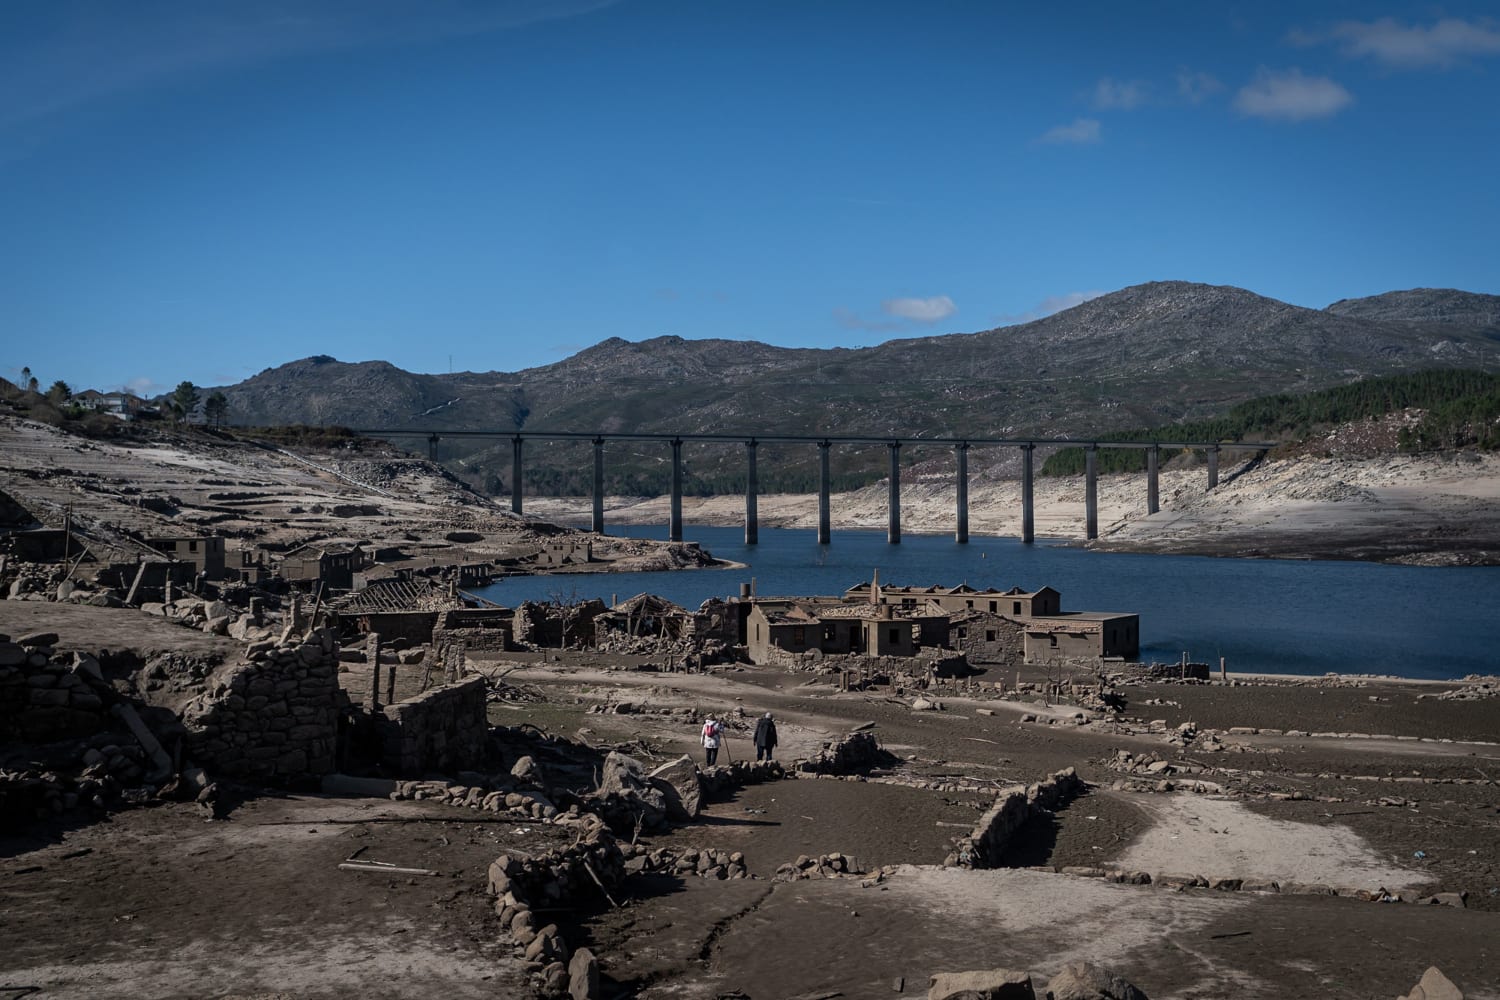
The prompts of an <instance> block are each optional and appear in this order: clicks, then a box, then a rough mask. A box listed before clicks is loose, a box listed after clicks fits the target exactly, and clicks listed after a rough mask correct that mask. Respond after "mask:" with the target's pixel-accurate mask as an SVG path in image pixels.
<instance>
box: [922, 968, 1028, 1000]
mask: <svg viewBox="0 0 1500 1000" xmlns="http://www.w3.org/2000/svg"><path fill="white" fill-rule="evenodd" d="M927 1000H1036V990H1035V989H1034V988H1033V987H1032V985H1031V973H1029V972H1017V971H1015V970H1012V969H977V970H974V971H972V972H940V973H938V974H937V975H935V976H933V977H932V983H931V986H930V987H929V988H928V990H927Z"/></svg>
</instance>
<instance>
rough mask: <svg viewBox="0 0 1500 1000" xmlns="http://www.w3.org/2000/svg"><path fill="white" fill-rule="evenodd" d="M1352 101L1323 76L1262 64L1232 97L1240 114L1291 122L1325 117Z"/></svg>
mask: <svg viewBox="0 0 1500 1000" xmlns="http://www.w3.org/2000/svg"><path fill="white" fill-rule="evenodd" d="M1353 103H1354V97H1353V95H1351V94H1350V93H1349V91H1347V90H1345V89H1344V88H1343V86H1342V85H1341V84H1339V83H1337V82H1335V81H1333V80H1330V79H1329V78H1328V77H1326V76H1307V75H1305V74H1303V72H1302V71H1301V70H1300V69H1288V70H1270V69H1266V68H1265V67H1264V66H1262V67H1261V68H1260V70H1259V71H1258V72H1257V73H1256V74H1255V79H1254V80H1251V81H1250V82H1249V83H1247V84H1245V86H1243V87H1241V88H1240V92H1239V93H1238V94H1236V95H1235V98H1234V106H1235V108H1236V110H1238V111H1239V112H1240V113H1241V114H1244V115H1251V116H1253V117H1256V118H1270V119H1274V120H1279V121H1292V122H1299V121H1306V120H1307V119H1310V118H1329V117H1331V116H1333V115H1336V114H1338V113H1339V112H1340V111H1342V110H1344V108H1346V107H1348V106H1349V105H1350V104H1353Z"/></svg>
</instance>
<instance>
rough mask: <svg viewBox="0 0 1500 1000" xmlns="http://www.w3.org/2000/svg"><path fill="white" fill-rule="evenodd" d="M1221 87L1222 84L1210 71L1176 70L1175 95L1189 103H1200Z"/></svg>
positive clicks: (1222, 87) (1221, 88) (1222, 86)
mask: <svg viewBox="0 0 1500 1000" xmlns="http://www.w3.org/2000/svg"><path fill="white" fill-rule="evenodd" d="M1223 89H1224V85H1223V84H1222V83H1220V82H1219V80H1218V78H1217V77H1215V76H1214V75H1213V74H1211V73H1200V72H1194V71H1193V70H1189V69H1180V70H1178V71H1177V96H1178V97H1179V98H1180V99H1182V100H1184V101H1187V102H1188V103H1189V104H1202V103H1203V102H1204V101H1206V100H1208V99H1209V98H1210V97H1212V96H1213V95H1215V94H1217V93H1218V92H1219V91H1221V90H1223Z"/></svg>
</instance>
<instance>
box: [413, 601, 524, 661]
mask: <svg viewBox="0 0 1500 1000" xmlns="http://www.w3.org/2000/svg"><path fill="white" fill-rule="evenodd" d="M512 614H513V613H512V612H511V611H508V610H502V609H498V608H462V609H456V610H453V611H444V612H442V614H441V615H440V616H439V617H438V619H437V624H436V625H435V626H434V627H433V629H432V645H433V647H434V648H439V649H440V648H442V647H443V646H444V645H445V644H448V643H463V647H464V650H465V652H469V653H476V652H484V653H503V652H505V651H506V650H508V649H513V648H515V643H514V641H512V639H511V631H512V627H513V626H512V621H511V616H512Z"/></svg>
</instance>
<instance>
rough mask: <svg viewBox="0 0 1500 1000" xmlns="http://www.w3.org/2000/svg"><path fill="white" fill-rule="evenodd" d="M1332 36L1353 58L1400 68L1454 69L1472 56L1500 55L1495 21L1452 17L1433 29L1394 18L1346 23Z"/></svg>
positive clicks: (1499, 33)
mask: <svg viewBox="0 0 1500 1000" xmlns="http://www.w3.org/2000/svg"><path fill="white" fill-rule="evenodd" d="M1329 36H1330V37H1331V38H1333V39H1335V40H1337V41H1339V42H1340V43H1342V48H1343V50H1344V52H1345V53H1346V54H1348V55H1351V56H1366V57H1369V58H1371V59H1374V60H1376V61H1377V62H1381V63H1384V64H1385V65H1387V66H1391V67H1394V68H1398V69H1415V68H1418V67H1422V66H1439V67H1443V66H1451V65H1453V63H1454V62H1456V61H1458V60H1460V59H1463V58H1465V57H1468V56H1493V55H1500V28H1497V26H1496V25H1495V23H1494V22H1492V21H1472V22H1471V21H1463V20H1460V19H1458V18H1453V17H1448V18H1443V19H1442V20H1441V21H1438V22H1436V23H1435V24H1433V25H1432V26H1431V27H1426V28H1424V27H1422V26H1421V25H1417V24H1413V25H1410V26H1407V25H1404V24H1402V23H1401V22H1399V21H1397V20H1395V19H1394V18H1389V17H1386V18H1381V19H1380V20H1379V21H1372V22H1370V23H1369V24H1366V23H1364V22H1361V21H1345V22H1343V23H1342V24H1339V25H1336V26H1335V27H1334V28H1333V30H1332V31H1330V32H1329Z"/></svg>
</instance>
